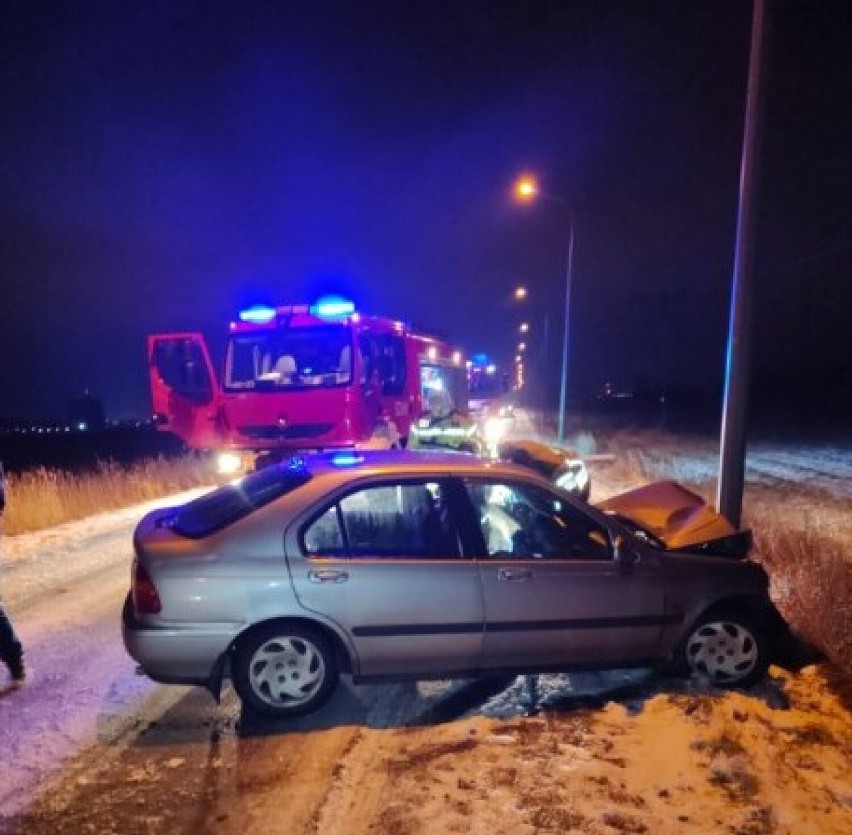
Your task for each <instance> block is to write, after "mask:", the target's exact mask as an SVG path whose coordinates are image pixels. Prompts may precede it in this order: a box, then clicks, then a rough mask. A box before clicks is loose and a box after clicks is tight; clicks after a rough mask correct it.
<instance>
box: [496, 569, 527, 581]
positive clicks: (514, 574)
mask: <svg viewBox="0 0 852 835" xmlns="http://www.w3.org/2000/svg"><path fill="white" fill-rule="evenodd" d="M497 579H498V580H506V581H507V582H510V583H524V582H526V581H527V580H532V571H531V570H530V569H529V568H498V569H497Z"/></svg>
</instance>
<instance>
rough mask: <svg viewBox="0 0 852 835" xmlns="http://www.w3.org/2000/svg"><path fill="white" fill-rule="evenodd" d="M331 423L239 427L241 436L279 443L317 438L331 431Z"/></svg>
mask: <svg viewBox="0 0 852 835" xmlns="http://www.w3.org/2000/svg"><path fill="white" fill-rule="evenodd" d="M333 425H334V424H331V423H293V424H288V425H287V426H277V425H275V424H267V425H260V426H240V427H239V431H240V434H241V435H244V436H245V437H246V438H252V439H254V440H258V441H281V440H286V439H291V438H319V437H320V435H326V434H328V433H329V432H330V431H331V428H332V426H333Z"/></svg>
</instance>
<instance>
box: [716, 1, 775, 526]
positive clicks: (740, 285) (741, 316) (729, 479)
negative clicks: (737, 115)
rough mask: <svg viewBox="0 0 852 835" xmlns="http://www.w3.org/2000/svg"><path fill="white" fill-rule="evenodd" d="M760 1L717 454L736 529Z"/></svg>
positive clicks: (720, 500) (723, 505) (726, 512)
mask: <svg viewBox="0 0 852 835" xmlns="http://www.w3.org/2000/svg"><path fill="white" fill-rule="evenodd" d="M763 21H764V0H754V5H753V7H752V24H751V51H750V54H749V65H748V88H747V92H746V112H745V124H744V127H743V148H742V159H741V162H740V192H739V211H738V214H737V239H736V245H735V248H734V272H733V280H732V284H733V286H732V288H731V311H730V318H729V320H728V351H727V363H726V366H725V396H724V402H723V406H722V434H721V439H720V452H719V485H718V493H717V498H716V506H717V509H718V511H719V512H720V513H721V514H722V515H723V516H725V517H727V518H728V519H729V520H730V521H731V522H732V523H733V524H734V525H737V526H739V524H740V519H741V516H742V504H743V482H744V480H745V453H746V425H747V418H748V384H749V376H750V363H751V295H752V293H751V283H752V274H753V267H754V194H755V191H756V181H757V174H756V171H755V168H756V161H755V158H756V155H757V144H758V121H759V115H760V83H761V68H762V53H763V28H764V27H763Z"/></svg>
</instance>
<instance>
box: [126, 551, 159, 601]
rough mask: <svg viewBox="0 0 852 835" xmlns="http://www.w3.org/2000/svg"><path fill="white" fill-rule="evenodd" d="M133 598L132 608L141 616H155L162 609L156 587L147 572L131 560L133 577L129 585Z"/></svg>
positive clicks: (137, 562)
mask: <svg viewBox="0 0 852 835" xmlns="http://www.w3.org/2000/svg"><path fill="white" fill-rule="evenodd" d="M130 588H131V592H132V596H133V608H134V609H136V611H137V612H139V614H142V615H156V614H157V613H158V612H159V611H160V610H161V609H162V608H163V604H162V603H161V602H160V595H159V594H157V587H156V586H155V585H154V582H153V580H151V578H150V577H149V576H148V572H147V571H146V570H145V569H144V568H143V567H142V566H141V565H140V564H139V560H133V576H132V577H131V584H130Z"/></svg>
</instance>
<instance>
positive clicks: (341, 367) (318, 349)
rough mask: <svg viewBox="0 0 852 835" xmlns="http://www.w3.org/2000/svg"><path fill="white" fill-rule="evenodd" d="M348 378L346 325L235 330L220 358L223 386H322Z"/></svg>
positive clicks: (348, 335)
mask: <svg viewBox="0 0 852 835" xmlns="http://www.w3.org/2000/svg"><path fill="white" fill-rule="evenodd" d="M351 381H352V336H351V331H350V328H348V327H347V326H346V325H333V324H332V325H321V326H318V327H310V328H277V329H276V330H270V331H259V332H255V333H241V334H235V335H233V336H232V337H231V339H230V341H229V342H228V351H227V355H226V358H225V389H226V390H232V391H233V390H245V389H255V390H258V391H271V390H277V389H281V388H306V387H311V388H327V387H330V386H341V385H347V384H349V383H350V382H351Z"/></svg>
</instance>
